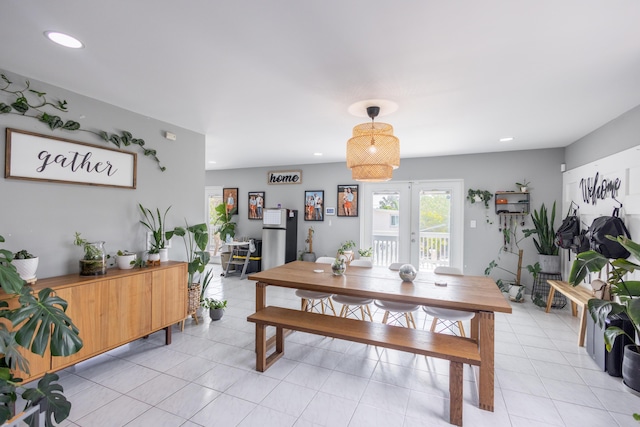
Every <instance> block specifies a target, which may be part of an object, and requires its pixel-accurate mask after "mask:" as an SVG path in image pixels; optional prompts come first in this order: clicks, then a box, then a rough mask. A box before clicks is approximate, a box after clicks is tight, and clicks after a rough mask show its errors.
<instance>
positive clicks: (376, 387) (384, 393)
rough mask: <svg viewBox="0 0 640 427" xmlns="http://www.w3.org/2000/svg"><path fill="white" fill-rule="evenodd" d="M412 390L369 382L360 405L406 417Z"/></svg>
mask: <svg viewBox="0 0 640 427" xmlns="http://www.w3.org/2000/svg"><path fill="white" fill-rule="evenodd" d="M410 395H411V390H409V389H406V388H403V387H396V386H393V385H391V384H385V383H379V382H375V381H369V384H368V385H367V388H366V389H365V391H364V394H363V395H362V398H361V399H360V403H361V404H362V403H364V404H366V405H369V406H374V407H376V408H379V409H383V410H385V411H390V412H395V413H398V414H401V415H404V414H405V412H406V411H407V404H408V402H409V396H410Z"/></svg>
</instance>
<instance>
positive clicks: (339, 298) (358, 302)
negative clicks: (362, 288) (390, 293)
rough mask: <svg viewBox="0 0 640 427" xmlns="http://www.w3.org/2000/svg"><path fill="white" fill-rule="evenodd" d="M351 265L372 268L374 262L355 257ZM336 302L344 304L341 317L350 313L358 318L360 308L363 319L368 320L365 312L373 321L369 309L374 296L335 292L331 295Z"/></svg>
mask: <svg viewBox="0 0 640 427" xmlns="http://www.w3.org/2000/svg"><path fill="white" fill-rule="evenodd" d="M349 267H366V268H372V267H373V263H372V262H371V261H367V260H361V259H354V260H353V261H351V263H350V264H349ZM331 298H332V299H333V301H334V302H337V303H340V304H342V309H341V310H340V314H339V316H340V317H349V315H350V314H351V315H353V316H355V317H356V318H358V310H359V311H360V315H361V318H360V319H361V320H366V318H365V313H366V315H367V316H369V320H370V321H372V322H373V316H371V310H370V309H369V304H371V303H372V302H373V298H361V297H350V296H348V295H340V294H335V295H333V296H332V297H331Z"/></svg>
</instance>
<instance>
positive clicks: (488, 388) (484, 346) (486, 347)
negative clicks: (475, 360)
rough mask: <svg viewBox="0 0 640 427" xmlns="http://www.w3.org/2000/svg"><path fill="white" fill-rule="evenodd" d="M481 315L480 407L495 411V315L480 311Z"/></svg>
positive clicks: (479, 314)
mask: <svg viewBox="0 0 640 427" xmlns="http://www.w3.org/2000/svg"><path fill="white" fill-rule="evenodd" d="M476 316H479V322H480V323H479V325H480V330H479V333H480V339H479V342H478V345H479V347H480V369H479V371H480V375H479V377H480V378H479V379H478V397H479V399H478V400H479V401H480V405H479V406H480V409H484V410H485V411H491V412H493V396H494V389H493V387H494V364H495V360H494V357H495V354H494V345H495V342H494V337H495V315H494V314H493V312H490V311H480V312H478V314H476Z"/></svg>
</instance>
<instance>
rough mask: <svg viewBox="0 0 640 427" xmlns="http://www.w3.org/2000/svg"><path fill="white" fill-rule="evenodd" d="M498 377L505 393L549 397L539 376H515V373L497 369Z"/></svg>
mask: <svg viewBox="0 0 640 427" xmlns="http://www.w3.org/2000/svg"><path fill="white" fill-rule="evenodd" d="M496 377H497V378H498V380H499V381H500V388H501V389H503V390H505V391H507V390H513V391H519V392H521V393H527V394H533V395H534V396H541V397H549V393H547V390H546V389H545V387H544V384H543V383H542V381H541V380H540V377H538V376H537V375H529V374H520V375H514V374H513V372H509V371H504V370H502V369H496Z"/></svg>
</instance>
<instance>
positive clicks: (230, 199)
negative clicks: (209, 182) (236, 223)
mask: <svg viewBox="0 0 640 427" xmlns="http://www.w3.org/2000/svg"><path fill="white" fill-rule="evenodd" d="M222 201H223V202H224V204H225V210H226V211H227V214H228V215H237V214H238V211H239V209H238V189H237V188H223V189H222Z"/></svg>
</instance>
